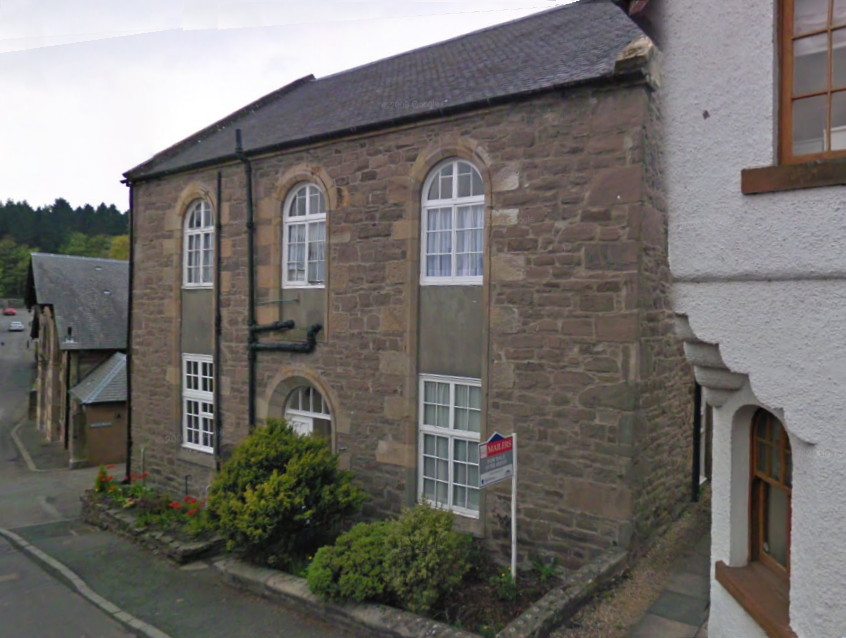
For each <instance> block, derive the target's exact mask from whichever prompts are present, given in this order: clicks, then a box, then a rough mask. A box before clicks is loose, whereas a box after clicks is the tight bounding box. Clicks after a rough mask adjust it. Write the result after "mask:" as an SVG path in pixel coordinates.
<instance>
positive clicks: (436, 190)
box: [420, 160, 485, 284]
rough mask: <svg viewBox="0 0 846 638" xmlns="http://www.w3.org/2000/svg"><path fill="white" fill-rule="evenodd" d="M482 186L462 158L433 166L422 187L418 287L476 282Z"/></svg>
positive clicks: (482, 212) (481, 243)
mask: <svg viewBox="0 0 846 638" xmlns="http://www.w3.org/2000/svg"><path fill="white" fill-rule="evenodd" d="M484 230H485V185H484V183H483V182H482V176H481V175H479V171H477V170H476V168H475V167H474V166H473V165H472V164H470V163H469V162H465V161H462V160H453V161H450V162H448V163H446V164H443V165H441V166H440V167H438V168H436V169H435V170H434V171H433V172H432V174H431V175H430V176H429V178H428V179H427V180H426V182H425V184H424V188H423V205H422V230H421V237H422V240H421V245H422V258H421V277H420V282H421V283H423V284H481V283H482V265H483V255H484V237H485V234H484Z"/></svg>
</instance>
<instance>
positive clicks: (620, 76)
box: [124, 70, 646, 182]
mask: <svg viewBox="0 0 846 638" xmlns="http://www.w3.org/2000/svg"><path fill="white" fill-rule="evenodd" d="M638 76H639V77H641V78H644V77H646V74H645V73H644V72H641V71H640V70H637V71H628V72H626V73H612V74H610V75H607V76H601V77H598V78H589V79H586V80H582V81H578V82H570V83H564V84H558V85H555V86H548V87H543V88H540V89H529V90H527V91H522V92H520V93H512V94H510V95H504V96H500V97H489V98H484V99H481V100H475V101H473V102H466V103H464V104H458V105H455V106H448V107H443V108H439V109H437V110H434V111H426V112H424V113H414V114H411V115H405V116H401V117H395V118H388V119H384V120H379V121H378V122H372V123H368V124H362V125H361V126H349V127H346V128H342V129H338V130H335V131H330V132H327V133H319V134H316V135H309V136H306V137H302V138H298V139H295V140H289V141H287V142H279V143H276V144H269V145H267V146H261V147H258V148H254V149H251V150H249V151H244V150H243V148H242V149H240V151H239V150H236V152H235V153H231V154H229V155H219V156H216V157H213V158H210V159H206V160H200V161H198V162H194V163H193V164H186V165H184V166H177V167H174V168H168V169H165V170H162V171H157V172H152V173H147V174H143V173H142V174H140V175H137V176H130V173H131V171H130V172H127V173H124V177H125V178H126V179H125V180H124V181H129V180H134V181H136V182H142V181H149V180H152V179H158V178H161V177H167V176H169V175H178V174H180V173H185V172H188V171H194V170H199V169H203V168H209V167H210V166H217V165H219V164H225V163H227V162H234V161H242V162H243V161H244V160H245V159H246V158H247V156H248V155H249V156H253V157H255V156H257V155H264V154H267V153H276V152H280V151H284V150H288V149H291V148H297V147H301V146H309V145H312V144H318V143H320V142H326V141H330V140H340V139H343V138H344V137H346V136H348V135H362V134H365V133H371V132H374V131H380V130H383V129H388V128H392V127H396V126H404V125H407V124H414V123H416V122H422V121H426V120H434V119H437V118H441V117H448V116H451V115H457V114H461V113H465V112H470V111H475V110H478V109H480V108H485V107H487V106H499V105H502V104H509V103H511V102H519V101H524V100H528V99H532V98H534V97H536V96H538V95H542V94H544V93H555V92H557V91H561V90H563V89H568V90H569V89H574V88H581V87H585V86H592V85H595V86H603V85H613V84H623V83H625V82H627V81H629V80H631V79H633V78H635V77H638ZM240 130H241V129H235V134H236V137H237V136H238V135H239V131H240Z"/></svg>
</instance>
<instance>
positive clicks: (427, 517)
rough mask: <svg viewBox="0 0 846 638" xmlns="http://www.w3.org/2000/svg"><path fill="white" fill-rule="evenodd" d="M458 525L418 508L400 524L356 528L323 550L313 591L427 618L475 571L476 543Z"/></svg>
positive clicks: (311, 579) (312, 571) (313, 569)
mask: <svg viewBox="0 0 846 638" xmlns="http://www.w3.org/2000/svg"><path fill="white" fill-rule="evenodd" d="M452 522H453V515H452V514H451V513H450V512H446V511H443V510H436V509H432V508H430V507H428V506H425V505H418V506H416V507H414V508H412V509H409V510H406V511H405V512H403V514H402V515H401V516H400V517H399V518H398V519H397V520H394V521H388V522H380V523H369V524H365V523H361V524H359V525H356V526H355V527H354V528H353V529H351V530H350V531H349V532H347V533H346V534H343V535H342V536H340V537H339V538H338V541H337V542H336V543H335V545H332V546H329V547H324V548H321V549H320V551H319V552H318V553H317V555H316V556H315V557H314V561H313V562H312V564H311V565H310V566H309V570H308V584H309V587H310V588H311V590H312V591H313V592H315V593H317V594H319V595H321V596H324V597H326V598H334V599H346V600H354V601H357V602H360V601H362V600H373V601H377V602H387V603H394V602H396V603H397V604H398V605H399V606H401V607H404V608H405V609H408V610H409V611H413V612H415V613H425V612H427V611H429V610H430V609H432V607H433V606H434V605H435V604H436V603H437V602H438V601H439V600H441V599H442V598H443V597H444V596H447V595H448V594H449V593H450V592H452V591H453V590H454V589H455V588H456V587H457V586H458V585H459V584H460V583H461V582H462V580H463V579H464V577H465V575H466V574H467V573H468V571H469V569H470V566H471V559H470V555H471V551H472V549H471V548H472V544H473V543H472V540H471V538H470V537H469V536H467V535H466V534H459V533H458V532H454V531H452Z"/></svg>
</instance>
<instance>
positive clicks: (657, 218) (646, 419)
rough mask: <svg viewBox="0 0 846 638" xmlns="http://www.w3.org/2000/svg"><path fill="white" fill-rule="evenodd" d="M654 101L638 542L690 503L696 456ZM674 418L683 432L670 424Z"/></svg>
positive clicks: (656, 99) (642, 292) (643, 296)
mask: <svg viewBox="0 0 846 638" xmlns="http://www.w3.org/2000/svg"><path fill="white" fill-rule="evenodd" d="M649 98H650V99H649V102H648V105H647V108H648V113H647V119H646V126H645V128H644V135H645V144H644V146H643V150H644V167H645V169H646V170H645V173H644V180H643V189H644V202H643V213H642V218H641V238H642V249H641V266H640V279H639V282H638V290H639V292H638V296H639V298H640V302H639V306H640V330H641V338H640V352H639V367H640V378H641V382H640V392H639V406H638V407H639V410H638V414H637V421H636V424H637V425H636V430H635V438H634V444H635V447H636V456H635V461H634V467H633V482H634V483H635V485H636V498H635V500H634V515H635V520H634V526H635V528H634V534H635V542H636V543H639V544H642V543H643V541H645V540H646V539H647V538H648V537H649V535H650V533H651V532H653V531H654V530H655V529H656V528H660V527H662V526H664V525H666V524H668V523H669V522H671V521H673V520H675V518H676V515H677V514H678V513H679V509H680V508H681V507H682V506H683V505H684V503H685V502H686V501H687V500H689V498H690V494H691V476H690V475H691V458H692V454H693V437H692V431H693V426H692V424H693V387H694V384H693V372H692V369H691V367H690V366H689V364H688V363H687V362H686V360H685V359H684V351H683V349H682V345H681V342H680V341H679V339H677V338H676V335H675V328H674V323H673V312H672V307H671V292H670V291H671V284H672V276H671V274H670V269H669V264H668V260H667V249H668V247H667V201H666V187H665V181H664V155H663V149H664V145H663V126H662V117H661V99H660V94H659V93H655V92H651V93H650V95H649ZM672 420H675V421H676V422H677V423H678V427H675V428H668V427H664V424H665V423H667V422H669V421H672ZM635 547H636V548H637V545H636V546H635Z"/></svg>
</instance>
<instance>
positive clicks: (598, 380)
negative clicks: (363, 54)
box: [132, 84, 689, 566]
mask: <svg viewBox="0 0 846 638" xmlns="http://www.w3.org/2000/svg"><path fill="white" fill-rule="evenodd" d="M648 109H649V96H648V90H647V88H646V87H645V86H644V85H642V84H634V85H630V86H620V87H613V88H604V89H603V88H581V89H577V90H572V91H569V92H567V93H565V94H563V95H553V94H549V95H545V96H541V97H537V98H534V99H532V100H528V101H525V102H522V103H519V104H510V105H507V106H503V107H496V108H491V109H488V110H484V111H479V112H475V113H471V114H466V115H462V116H456V117H453V118H448V119H444V120H440V121H436V122H428V123H426V122H424V123H420V124H417V125H413V126H408V127H405V128H399V129H393V130H391V131H387V132H383V133H377V134H372V135H366V136H361V137H357V138H351V139H346V140H342V141H337V142H333V143H327V144H323V145H317V146H314V147H311V148H308V149H304V150H295V151H290V152H285V153H281V154H277V155H273V156H270V157H266V158H262V159H256V160H254V161H253V167H254V196H255V209H256V222H257V230H256V259H257V292H258V302H259V306H257V308H258V320H259V322H260V323H267V322H269V321H273V320H277V319H284V318H286V317H285V307H286V304H285V303H274V301H275V300H279V299H280V278H281V275H280V270H281V266H280V262H281V254H280V249H279V237H280V236H281V223H280V210H281V206H282V203H283V202H284V199H285V196H286V195H287V193H288V192H289V191H290V188H291V187H293V186H294V185H296V184H297V183H299V182H300V181H306V180H310V181H314V182H316V183H318V185H320V186H321V187H322V188H324V190H325V192H326V195H327V203H328V209H329V213H328V236H329V240H328V260H329V264H328V282H327V287H326V291H325V294H326V317H325V321H324V330H323V332H322V333H321V335H320V339H319V344H318V346H317V349H316V351H315V352H313V353H311V354H291V353H283V352H261V353H259V354H258V366H257V369H258V375H257V399H258V400H257V411H258V417H259V420H261V419H263V418H265V417H266V416H268V415H272V414H271V413H272V410H273V407H274V406H275V405H278V404H279V402H280V401H279V397H275V396H274V390H275V389H277V388H279V387H281V386H282V384H283V383H284V382H285V381H286V380H290V378H291V377H301V378H303V379H307V380H308V381H309V382H311V383H313V384H314V385H315V386H317V387H318V389H320V390H321V392H322V393H323V394H324V396H325V397H326V398H327V399H328V400H329V403H330V405H331V407H332V412H333V421H334V423H333V427H334V429H335V432H334V445H335V448H336V450H338V451H339V452H341V457H342V462H343V463H344V464H345V465H346V466H348V467H350V469H352V470H353V471H355V472H356V474H357V477H358V480H359V481H361V483H362V484H363V485H364V487H365V488H366V489H367V490H368V492H370V494H371V496H372V499H371V501H370V505H369V511H368V514H376V513H385V512H395V511H397V510H399V508H400V507H401V506H404V505H409V504H411V503H413V502H414V500H415V498H416V490H417V488H416V475H417V462H416V460H417V451H416V446H417V401H418V396H417V393H418V386H417V368H416V361H415V355H414V353H416V351H417V343H416V339H417V326H416V325H415V322H416V320H417V319H416V318H417V316H418V312H417V303H418V278H419V275H418V273H419V239H418V235H419V197H420V187H421V185H422V182H423V180H424V179H425V177H426V175H427V174H428V172H429V171H430V170H431V168H432V167H433V166H435V165H436V164H437V162H438V161H439V160H440V159H444V158H447V157H455V156H458V157H463V158H465V159H469V160H471V161H473V162H474V163H475V165H476V166H477V167H478V168H479V170H480V172H481V173H482V176H483V178H484V180H485V182H486V185H487V188H488V202H489V204H490V206H489V210H488V212H487V219H486V225H487V229H488V230H487V233H488V235H487V236H488V245H489V253H488V256H487V266H486V268H487V270H486V277H485V280H486V285H485V288H484V294H483V303H484V304H485V306H486V308H487V312H488V318H489V319H488V325H486V326H484V351H485V352H487V353H488V356H487V357H486V360H485V361H483V365H482V370H483V373H482V387H483V392H484V395H485V397H486V398H485V401H486V403H485V415H484V418H485V422H486V426H485V427H486V430H485V431H483V434H482V438H483V439H484V438H486V436H487V434H490V433H492V432H493V431H494V430H498V431H500V432H502V433H505V434H507V433H509V432H511V431H516V432H517V433H518V435H519V444H520V452H519V454H520V498H519V500H520V509H519V514H518V516H519V528H520V543H521V550H522V554H521V555H522V557H523V558H525V557H526V556H528V555H529V554H530V553H553V552H554V553H556V554H558V555H559V556H561V557H563V558H564V559H565V561H566V562H567V563H568V564H569V565H572V566H577V565H580V564H582V563H583V562H584V561H585V560H587V559H589V558H591V557H592V556H594V555H595V554H597V553H598V552H599V551H600V550H602V549H604V548H607V547H609V546H613V545H621V546H623V547H628V546H629V539H630V537H631V535H632V526H633V521H634V519H635V513H634V510H635V509H636V507H637V506H639V505H636V504H639V503H640V502H641V501H640V500H638V499H640V497H639V496H638V495H637V494H636V493H635V492H636V490H637V489H638V487H639V486H640V485H641V484H642V483H643V480H644V479H645V478H646V477H645V476H643V477H642V476H640V475H639V474H637V472H636V471H635V463H634V461H633V459H634V458H635V457H636V456H637V450H636V442H639V441H640V440H641V437H639V429H642V428H643V424H644V423H645V422H646V421H645V420H644V418H643V415H644V414H646V415H647V416H648V423H649V428H648V429H649V432H655V433H660V432H662V431H664V430H673V431H682V432H685V433H686V432H687V423H688V422H687V420H686V414H687V412H685V409H687V408H686V406H683V405H680V404H679V403H680V402H679V401H678V400H677V399H678V397H676V396H675V395H673V396H674V398H673V399H672V401H669V402H667V403H666V404H664V403H662V401H661V400H659V399H658V394H657V391H658V389H659V388H660V387H661V385H662V384H664V385H665V386H667V387H672V388H674V387H675V385H676V383H680V382H677V381H676V380H675V379H674V378H671V377H672V375H673V374H674V370H677V369H678V366H677V363H678V362H676V361H674V359H673V358H674V357H678V358H679V361H681V358H680V353H679V351H678V348H675V349H673V348H672V347H670V346H669V345H668V343H669V342H668V339H669V337H668V336H667V335H668V333H667V332H666V330H667V325H666V322H665V319H667V317H665V314H666V313H665V307H666V289H665V287H663V283H662V284H661V286H659V290H658V291H655V292H645V291H644V290H643V289H642V288H641V286H642V285H644V284H650V285H651V283H652V282H661V281H663V280H662V278H663V277H665V276H666V273H665V268H664V270H662V268H663V265H662V262H661V260H662V259H665V251H664V248H663V247H662V246H660V247H658V248H655V249H654V250H653V249H652V248H651V246H652V244H651V243H650V242H659V243H660V242H663V235H661V236H657V235H656V236H655V238H653V239H650V242H646V241H645V240H644V239H643V237H642V235H641V228H642V223H643V220H644V219H645V218H646V217H650V219H651V220H652V221H653V222H656V223H659V225H660V224H663V221H662V219H657V221H656V219H654V218H655V217H656V216H657V217H659V218H660V216H661V215H663V208H661V207H658V206H654V207H651V208H650V207H649V206H646V205H645V203H647V199H648V196H647V191H648V188H647V187H646V186H645V185H646V184H649V183H650V182H649V179H648V178H647V174H648V173H649V169H648V167H647V166H646V163H647V153H646V150H645V145H646V144H647V143H648V140H647V137H646V134H645V130H646V128H647V125H646V120H647V117H648ZM221 171H222V186H223V201H222V203H221V205H220V206H215V207H214V208H215V210H219V211H220V214H221V215H222V221H223V224H224V230H223V234H222V238H221V242H222V250H221V253H222V257H223V265H222V273H221V281H222V285H221V290H222V300H221V310H222V315H223V323H222V356H221V359H220V361H219V362H217V363H218V365H219V366H220V369H221V371H222V374H223V380H222V383H221V390H222V395H223V396H222V401H221V403H222V404H221V406H220V413H221V415H222V419H223V429H222V437H223V441H224V447H228V446H229V445H231V444H233V443H234V442H236V441H237V440H239V439H240V438H241V437H242V436H243V435H244V434H246V432H247V424H246V420H247V414H248V406H247V397H248V386H247V350H246V344H247V336H248V335H247V329H246V325H247V279H246V273H247V245H246V241H247V237H246V233H245V230H244V229H245V222H246V201H245V197H244V177H243V168H242V167H241V166H238V165H233V166H227V167H223V168H222V169H221ZM215 175H216V170H209V171H203V172H200V173H195V174H190V175H182V176H174V177H169V178H166V179H163V180H159V181H153V182H149V183H145V184H142V185H140V186H137V187H136V188H135V209H136V213H137V214H136V219H135V222H134V223H135V225H136V226H135V232H136V237H137V238H138V242H139V243H138V244H136V257H137V259H136V266H135V267H136V272H135V286H136V289H135V297H134V309H133V322H134V324H133V325H134V333H135V334H134V335H133V342H134V345H133V364H132V365H133V375H134V376H133V402H134V403H133V411H134V412H133V438H134V440H135V458H136V464H135V467H134V469H137V468H138V461H137V459H138V458H139V450H140V448H141V447H143V448H144V449H145V462H146V464H147V467H146V469H147V470H149V471H150V472H151V473H152V474H153V476H154V477H155V479H156V480H157V481H158V482H160V483H162V484H166V485H168V486H170V487H171V488H173V489H181V488H182V485H183V481H184V478H185V475H189V474H190V475H191V478H190V484H191V485H192V486H195V487H192V488H190V490H191V491H196V487H199V486H201V485H204V484H205V482H207V481H208V477H209V476H210V475H211V471H212V470H211V468H210V463H209V461H208V459H209V457H208V455H195V454H187V453H186V452H185V451H180V446H179V440H180V397H179V392H180V370H179V362H180V358H179V357H180V351H179V344H178V342H177V341H178V334H179V315H180V309H179V307H178V305H179V282H180V264H181V258H180V253H181V240H180V237H181V235H180V232H181V231H180V228H181V226H180V224H181V214H182V212H183V211H184V208H185V206H186V205H187V204H188V203H189V202H190V199H191V197H192V195H191V193H203V192H205V193H207V194H209V197H210V201H213V194H214V180H215ZM662 227H663V226H662ZM644 247H646V248H650V250H651V253H650V255H649V256H647V257H643V259H642V258H641V251H642V248H644ZM642 267H645V268H649V269H652V270H654V271H655V272H656V274H655V275H649V276H646V275H642V274H641V273H640V269H641V268H642ZM167 282H171V284H170V285H168V283H167ZM281 297H282V298H287V299H292V298H295V297H296V291H293V290H283V291H282V294H281ZM656 299H657V301H656ZM647 301H648V305H646V304H647ZM291 303H295V302H291ZM641 320H646V321H647V322H648V325H647V326H645V327H641V326H640V321H641ZM300 328H301V327H300ZM641 330H643V331H644V332H643V334H644V335H647V336H645V337H644V338H643V339H642V338H641ZM653 333H654V334H653ZM297 337H299V338H301V337H302V333H294V334H293V335H292V334H290V333H288V334H285V335H279V336H274V335H265V336H262V340H263V341H273V340H277V339H280V338H281V339H291V338H297ZM644 353H647V354H648V355H649V356H650V357H651V358H650V361H651V362H653V363H649V364H648V365H646V364H644V363H643V359H644V358H645V355H644ZM674 366H675V367H674ZM642 389H647V390H648V392H649V393H650V394H649V397H648V399H644V400H643V402H642V403H641V399H640V395H639V392H640V391H641V390H642ZM683 412H684V413H683ZM675 436H676V435H675V434H673V435H672V436H671V438H672V437H675ZM659 438H660V437H659ZM656 440H658V439H656ZM644 462H646V461H644ZM688 462H689V457H685V460H684V461H683V463H688ZM685 476H687V474H686V473H685ZM508 494H509V491H508V489H507V486H505V485H502V486H500V487H497V488H494V489H492V490H490V491H489V492H488V493H487V495H486V499H485V503H484V504H483V509H482V513H481V517H480V520H479V521H475V522H473V521H471V522H470V524H469V525H468V526H467V527H468V529H471V530H472V531H474V532H475V533H477V534H480V535H484V536H486V537H488V538H489V539H492V544H493V545H494V546H495V547H497V548H498V549H500V550H503V554H504V553H505V550H506V549H507V534H508V516H509V515H508V511H509V496H508ZM675 496H677V494H675V493H673V492H672V491H671V490H666V489H663V488H660V489H657V490H653V491H652V492H651V496H650V497H649V498H650V499H652V500H648V499H647V500H648V502H650V503H651V502H653V501H655V502H656V503H658V502H663V501H664V500H666V499H667V498H673V497H675ZM644 502H646V501H644Z"/></svg>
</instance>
